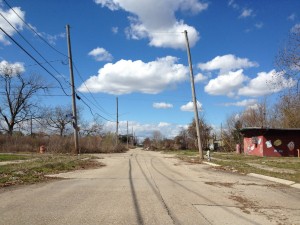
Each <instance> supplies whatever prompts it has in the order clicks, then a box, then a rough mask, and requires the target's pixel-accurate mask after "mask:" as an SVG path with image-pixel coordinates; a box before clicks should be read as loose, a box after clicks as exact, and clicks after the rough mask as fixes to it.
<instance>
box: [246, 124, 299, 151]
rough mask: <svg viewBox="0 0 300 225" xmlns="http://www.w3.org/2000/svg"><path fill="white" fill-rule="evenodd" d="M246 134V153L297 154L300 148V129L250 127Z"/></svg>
mask: <svg viewBox="0 0 300 225" xmlns="http://www.w3.org/2000/svg"><path fill="white" fill-rule="evenodd" d="M241 133H242V134H243V135H244V153H245V154H246V155H257V156H297V155H298V151H297V149H300V129H298V128H297V129H273V128H257V127H248V128H243V129H241Z"/></svg>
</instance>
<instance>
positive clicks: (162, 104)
mask: <svg viewBox="0 0 300 225" xmlns="http://www.w3.org/2000/svg"><path fill="white" fill-rule="evenodd" d="M152 106H153V108H156V109H169V108H173V105H172V104H170V103H165V102H155V103H153V105H152Z"/></svg>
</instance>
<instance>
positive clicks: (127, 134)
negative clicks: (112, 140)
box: [127, 121, 129, 149]
mask: <svg viewBox="0 0 300 225" xmlns="http://www.w3.org/2000/svg"><path fill="white" fill-rule="evenodd" d="M127 149H129V148H128V121H127Z"/></svg>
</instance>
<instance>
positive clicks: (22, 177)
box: [0, 155, 104, 187]
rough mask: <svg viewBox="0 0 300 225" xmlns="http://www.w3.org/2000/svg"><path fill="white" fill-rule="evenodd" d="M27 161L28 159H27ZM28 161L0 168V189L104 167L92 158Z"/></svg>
mask: <svg viewBox="0 0 300 225" xmlns="http://www.w3.org/2000/svg"><path fill="white" fill-rule="evenodd" d="M27 159H28V158H27ZM31 159H34V160H30V161H24V162H22V163H13V164H7V165H1V166H0V187H6V186H11V185H20V184H33V183H37V182H41V181H46V180H49V179H53V178H48V177H46V176H45V175H48V174H55V173H61V172H67V171H71V170H78V169H89V168H97V167H101V166H104V164H102V163H100V162H98V161H96V160H95V157H93V156H86V155H85V156H80V157H77V156H68V155H42V156H41V155H36V156H35V157H31Z"/></svg>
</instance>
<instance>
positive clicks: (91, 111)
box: [76, 94, 115, 122]
mask: <svg viewBox="0 0 300 225" xmlns="http://www.w3.org/2000/svg"><path fill="white" fill-rule="evenodd" d="M76 98H77V99H78V100H80V101H82V103H83V104H85V105H86V106H87V107H88V108H89V110H90V113H91V114H92V115H93V116H94V117H95V114H96V115H98V116H100V117H101V118H102V119H104V120H106V121H109V122H115V121H112V120H109V119H107V118H105V117H104V116H101V115H100V114H99V113H93V110H92V108H91V107H90V106H89V105H88V104H87V103H86V102H85V101H84V100H83V99H82V98H80V96H78V95H77V94H76Z"/></svg>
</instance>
